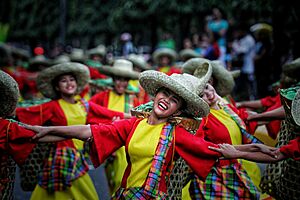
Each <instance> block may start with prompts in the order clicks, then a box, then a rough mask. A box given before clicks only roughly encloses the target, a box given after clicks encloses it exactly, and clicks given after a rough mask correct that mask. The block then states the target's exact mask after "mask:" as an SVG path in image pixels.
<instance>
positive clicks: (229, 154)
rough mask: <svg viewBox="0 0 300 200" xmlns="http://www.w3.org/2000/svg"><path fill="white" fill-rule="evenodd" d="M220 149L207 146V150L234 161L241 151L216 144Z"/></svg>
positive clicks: (230, 146) (229, 146)
mask: <svg viewBox="0 0 300 200" xmlns="http://www.w3.org/2000/svg"><path fill="white" fill-rule="evenodd" d="M218 145H219V147H220V148H215V147H212V146H209V147H208V148H209V149H211V150H214V151H217V152H220V153H221V154H222V155H223V156H224V157H225V158H229V159H234V158H239V157H240V154H241V151H239V150H237V149H235V148H234V146H232V145H230V144H218Z"/></svg>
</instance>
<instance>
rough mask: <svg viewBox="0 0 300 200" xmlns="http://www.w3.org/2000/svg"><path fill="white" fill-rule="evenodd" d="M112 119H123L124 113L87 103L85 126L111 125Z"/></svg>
mask: <svg viewBox="0 0 300 200" xmlns="http://www.w3.org/2000/svg"><path fill="white" fill-rule="evenodd" d="M113 117H120V118H121V119H123V118H124V113H122V112H117V111H113V110H109V109H107V108H105V107H103V106H100V105H97V104H95V103H93V102H89V112H88V116H87V124H99V123H111V122H112V118H113Z"/></svg>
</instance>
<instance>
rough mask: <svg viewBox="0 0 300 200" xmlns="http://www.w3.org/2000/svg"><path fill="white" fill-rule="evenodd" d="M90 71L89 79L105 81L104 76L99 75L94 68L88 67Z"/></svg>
mask: <svg viewBox="0 0 300 200" xmlns="http://www.w3.org/2000/svg"><path fill="white" fill-rule="evenodd" d="M88 68H89V71H90V77H91V79H105V78H107V77H106V76H105V75H104V74H101V73H100V72H99V71H98V70H97V69H96V68H93V67H90V66H89V67H88Z"/></svg>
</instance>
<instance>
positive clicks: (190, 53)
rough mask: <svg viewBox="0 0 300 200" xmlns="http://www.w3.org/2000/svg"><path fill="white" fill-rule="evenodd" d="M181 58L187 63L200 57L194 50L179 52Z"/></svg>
mask: <svg viewBox="0 0 300 200" xmlns="http://www.w3.org/2000/svg"><path fill="white" fill-rule="evenodd" d="M179 57H180V59H181V60H183V61H185V60H188V59H191V58H197V57H199V55H198V54H197V52H196V51H194V50H193V49H183V50H181V51H180V52H179Z"/></svg>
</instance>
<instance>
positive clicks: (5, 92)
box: [0, 70, 19, 117]
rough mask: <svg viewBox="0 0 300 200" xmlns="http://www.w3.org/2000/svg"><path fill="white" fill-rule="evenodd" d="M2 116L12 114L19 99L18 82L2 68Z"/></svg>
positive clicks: (0, 85) (0, 71)
mask: <svg viewBox="0 0 300 200" xmlns="http://www.w3.org/2000/svg"><path fill="white" fill-rule="evenodd" d="M0 91H1V95H0V110H1V111H0V117H6V116H9V115H10V114H12V112H13V111H14V110H15V109H16V106H17V102H18V99H19V87H18V84H17V82H16V81H15V80H14V79H13V78H12V77H11V76H10V75H8V74H7V73H5V72H3V71H2V70H0Z"/></svg>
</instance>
